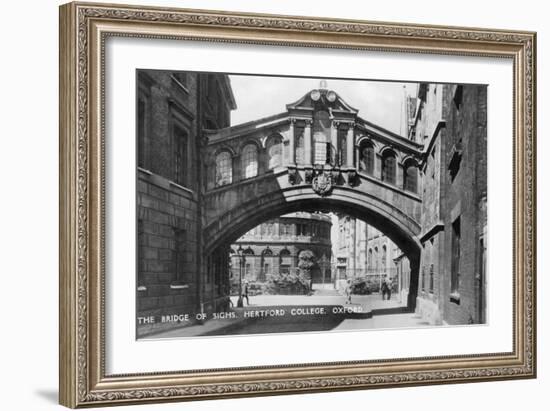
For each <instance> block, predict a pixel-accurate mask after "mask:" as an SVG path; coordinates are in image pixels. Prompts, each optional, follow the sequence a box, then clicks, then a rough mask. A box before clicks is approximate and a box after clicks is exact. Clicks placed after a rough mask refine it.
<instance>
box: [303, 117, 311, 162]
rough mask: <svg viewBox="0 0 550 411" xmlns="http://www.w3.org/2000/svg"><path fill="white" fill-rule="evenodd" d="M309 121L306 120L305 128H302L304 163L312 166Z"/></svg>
mask: <svg viewBox="0 0 550 411" xmlns="http://www.w3.org/2000/svg"><path fill="white" fill-rule="evenodd" d="M311 123H312V121H311V120H306V127H305V128H304V163H305V164H307V165H309V164H312V160H311V146H312V144H311V143H312V142H311Z"/></svg>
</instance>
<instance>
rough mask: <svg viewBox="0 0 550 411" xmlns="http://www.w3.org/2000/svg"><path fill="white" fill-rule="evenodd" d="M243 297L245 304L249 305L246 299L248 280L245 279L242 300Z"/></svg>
mask: <svg viewBox="0 0 550 411" xmlns="http://www.w3.org/2000/svg"><path fill="white" fill-rule="evenodd" d="M245 298H246V305H250V301H249V300H248V281H245V283H244V290H243V301H244V299H245Z"/></svg>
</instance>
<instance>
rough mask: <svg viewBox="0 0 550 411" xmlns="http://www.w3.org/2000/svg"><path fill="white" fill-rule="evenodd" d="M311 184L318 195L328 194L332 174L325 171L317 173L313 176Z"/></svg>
mask: <svg viewBox="0 0 550 411" xmlns="http://www.w3.org/2000/svg"><path fill="white" fill-rule="evenodd" d="M311 186H312V188H313V191H315V192H316V193H317V194H319V195H320V196H326V195H329V194H330V193H331V191H332V175H331V174H330V173H326V172H325V173H321V174H318V175H317V176H315V177H314V178H313V181H312V182H311Z"/></svg>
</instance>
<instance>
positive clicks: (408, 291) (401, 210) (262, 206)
mask: <svg viewBox="0 0 550 411" xmlns="http://www.w3.org/2000/svg"><path fill="white" fill-rule="evenodd" d="M135 110H136V146H137V150H136V164H137V169H136V181H137V186H136V204H137V208H136V220H137V221H136V250H137V253H136V271H137V272H136V286H137V290H136V293H137V294H136V330H137V332H136V335H137V338H138V339H163V338H191V337H193V338H198V337H212V336H227V335H251V334H272V333H302V332H344V331H352V330H371V329H372V330H376V329H395V328H421V327H451V326H471V325H478V326H479V325H484V324H487V323H488V320H489V319H488V316H487V312H486V306H487V301H486V300H487V296H486V295H487V284H488V280H487V278H486V277H487V275H486V267H487V259H486V250H487V85H484V84H450V83H430V82H416V83H414V82H400V81H398V80H396V81H376V80H372V79H339V78H318V77H313V76H312V77H290V76H267V75H261V74H254V73H252V74H251V73H247V74H242V73H217V72H194V71H166V70H151V69H139V70H137V73H136V108H135Z"/></svg>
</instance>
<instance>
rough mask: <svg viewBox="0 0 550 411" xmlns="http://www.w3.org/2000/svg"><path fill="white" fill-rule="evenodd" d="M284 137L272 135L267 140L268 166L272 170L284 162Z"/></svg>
mask: <svg viewBox="0 0 550 411" xmlns="http://www.w3.org/2000/svg"><path fill="white" fill-rule="evenodd" d="M282 140H283V139H282V137H281V136H279V135H277V136H272V137H270V138H269V140H268V142H267V156H268V159H269V160H268V161H269V164H268V168H269V169H270V170H271V169H273V168H275V167H280V166H281V165H282V164H283V144H282Z"/></svg>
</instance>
